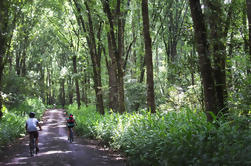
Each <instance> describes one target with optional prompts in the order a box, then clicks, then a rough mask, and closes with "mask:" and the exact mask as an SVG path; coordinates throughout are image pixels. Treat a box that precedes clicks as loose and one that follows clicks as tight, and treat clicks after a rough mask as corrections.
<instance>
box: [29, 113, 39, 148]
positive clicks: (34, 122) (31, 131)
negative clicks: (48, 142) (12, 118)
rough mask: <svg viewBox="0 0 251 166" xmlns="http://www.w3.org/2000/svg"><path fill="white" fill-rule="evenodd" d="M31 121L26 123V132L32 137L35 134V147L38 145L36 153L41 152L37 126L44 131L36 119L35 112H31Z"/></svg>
mask: <svg viewBox="0 0 251 166" xmlns="http://www.w3.org/2000/svg"><path fill="white" fill-rule="evenodd" d="M29 117H30V118H29V119H28V120H27V121H26V125H25V129H26V131H27V132H28V133H29V135H30V137H31V135H32V134H33V135H34V138H35V140H36V141H35V145H36V153H38V152H39V148H38V137H39V134H38V130H37V126H38V127H39V129H40V131H42V127H41V125H40V123H39V121H38V120H37V119H36V118H35V113H34V112H30V114H29Z"/></svg>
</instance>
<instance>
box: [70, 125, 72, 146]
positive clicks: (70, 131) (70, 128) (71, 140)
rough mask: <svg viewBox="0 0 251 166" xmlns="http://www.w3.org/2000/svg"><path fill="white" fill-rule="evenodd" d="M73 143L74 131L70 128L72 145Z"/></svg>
mask: <svg viewBox="0 0 251 166" xmlns="http://www.w3.org/2000/svg"><path fill="white" fill-rule="evenodd" d="M72 142H73V130H72V128H70V143H72Z"/></svg>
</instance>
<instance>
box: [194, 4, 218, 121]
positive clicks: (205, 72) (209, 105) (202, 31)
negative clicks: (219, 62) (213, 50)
mask: <svg viewBox="0 0 251 166" xmlns="http://www.w3.org/2000/svg"><path fill="white" fill-rule="evenodd" d="M189 5H190V9H191V14H192V20H193V26H194V32H195V40H196V44H197V45H196V46H197V51H198V54H199V66H200V72H201V77H202V84H203V91H204V101H205V111H206V114H207V118H208V120H209V121H212V120H213V117H212V115H211V114H210V112H213V113H214V114H215V115H217V113H218V111H217V104H216V103H217V102H216V101H217V100H216V90H215V85H214V78H213V70H212V66H211V62H210V57H209V47H208V40H207V31H206V25H205V20H204V15H203V13H202V9H201V4H200V0H189Z"/></svg>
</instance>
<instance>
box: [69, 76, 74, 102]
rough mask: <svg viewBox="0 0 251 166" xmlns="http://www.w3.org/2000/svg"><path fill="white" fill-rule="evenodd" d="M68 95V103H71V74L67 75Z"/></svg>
mask: <svg viewBox="0 0 251 166" xmlns="http://www.w3.org/2000/svg"><path fill="white" fill-rule="evenodd" d="M68 97H69V104H73V89H72V79H71V76H69V79H68Z"/></svg>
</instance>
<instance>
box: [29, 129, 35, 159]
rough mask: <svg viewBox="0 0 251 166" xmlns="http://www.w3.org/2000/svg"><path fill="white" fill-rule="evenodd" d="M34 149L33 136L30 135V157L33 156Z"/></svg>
mask: <svg viewBox="0 0 251 166" xmlns="http://www.w3.org/2000/svg"><path fill="white" fill-rule="evenodd" d="M34 148H35V141H34V134H33V133H30V155H31V156H33V155H34Z"/></svg>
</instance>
